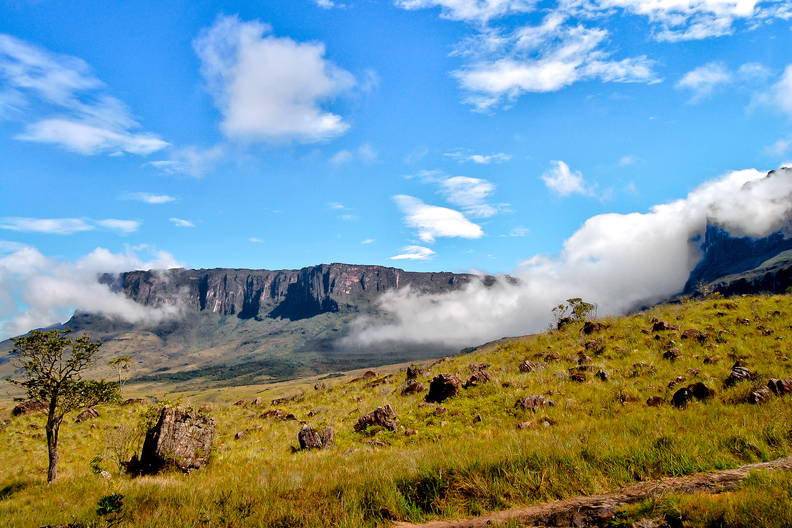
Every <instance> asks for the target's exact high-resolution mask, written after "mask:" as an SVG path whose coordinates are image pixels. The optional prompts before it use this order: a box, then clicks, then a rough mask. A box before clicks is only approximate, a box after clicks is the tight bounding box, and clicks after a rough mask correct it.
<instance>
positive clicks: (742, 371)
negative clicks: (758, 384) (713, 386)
mask: <svg viewBox="0 0 792 528" xmlns="http://www.w3.org/2000/svg"><path fill="white" fill-rule="evenodd" d="M753 379H756V374H755V373H754V372H752V371H751V370H749V369H748V368H747V367H746V366H745V365H743V364H742V363H740V362H739V361H738V362H737V363H735V364H734V366H733V367H732V369H731V372H729V377H728V378H726V380H725V381H724V382H723V384H724V385H726V386H727V387H732V386H734V385H736V384H737V383H739V382H741V381H749V380H753Z"/></svg>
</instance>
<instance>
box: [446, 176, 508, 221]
mask: <svg viewBox="0 0 792 528" xmlns="http://www.w3.org/2000/svg"><path fill="white" fill-rule="evenodd" d="M439 185H440V193H441V194H442V195H443V196H444V197H445V199H446V200H448V203H451V204H453V205H456V206H458V207H460V208H461V209H462V211H464V212H465V214H467V215H469V216H471V217H473V218H488V217H490V216H494V215H495V214H497V212H498V210H497V209H496V208H495V207H493V206H492V205H490V204H488V203H487V202H486V200H487V198H488V197H489V196H490V195H491V194H492V193H493V192H495V185H494V184H493V183H492V182H490V181H487V180H483V179H481V178H468V177H466V176H452V177H450V178H445V179H442V180H440V182H439Z"/></svg>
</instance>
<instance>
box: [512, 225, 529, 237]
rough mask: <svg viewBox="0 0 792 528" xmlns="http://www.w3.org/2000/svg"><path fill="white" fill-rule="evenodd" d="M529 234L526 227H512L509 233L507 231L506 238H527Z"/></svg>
mask: <svg viewBox="0 0 792 528" xmlns="http://www.w3.org/2000/svg"><path fill="white" fill-rule="evenodd" d="M530 234H531V230H530V229H528V228H527V227H523V226H516V227H513V228H512V230H511V231H509V234H508V235H507V236H510V237H517V238H521V237H527V236H528V235H530Z"/></svg>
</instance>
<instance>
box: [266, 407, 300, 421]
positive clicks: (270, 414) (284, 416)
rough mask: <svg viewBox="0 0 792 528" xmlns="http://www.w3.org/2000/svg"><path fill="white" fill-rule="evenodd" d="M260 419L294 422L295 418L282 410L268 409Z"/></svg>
mask: <svg viewBox="0 0 792 528" xmlns="http://www.w3.org/2000/svg"><path fill="white" fill-rule="evenodd" d="M261 417H262V418H275V419H276V420H284V421H287V420H296V419H297V417H296V416H295V415H294V414H292V413H287V412H286V411H284V410H283V409H270V410H269V411H267V412H265V413H264V414H262V415H261Z"/></svg>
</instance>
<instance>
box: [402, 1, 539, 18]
mask: <svg viewBox="0 0 792 528" xmlns="http://www.w3.org/2000/svg"><path fill="white" fill-rule="evenodd" d="M535 4H536V2H535V1H534V0H396V5H397V6H399V7H401V8H402V9H409V10H414V9H427V8H436V7H439V8H440V9H441V16H442V17H443V18H449V19H452V20H464V21H466V22H487V21H488V20H490V19H492V18H497V17H501V16H504V15H508V14H514V13H522V12H526V11H531V10H532V9H533V7H534V5H535Z"/></svg>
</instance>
